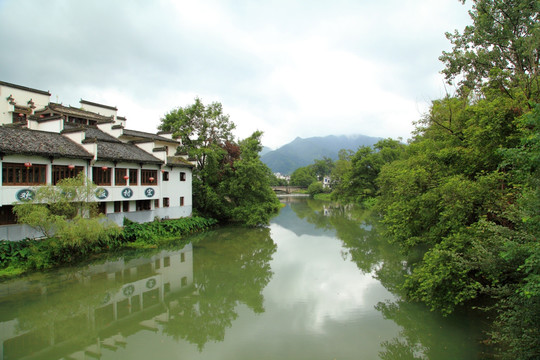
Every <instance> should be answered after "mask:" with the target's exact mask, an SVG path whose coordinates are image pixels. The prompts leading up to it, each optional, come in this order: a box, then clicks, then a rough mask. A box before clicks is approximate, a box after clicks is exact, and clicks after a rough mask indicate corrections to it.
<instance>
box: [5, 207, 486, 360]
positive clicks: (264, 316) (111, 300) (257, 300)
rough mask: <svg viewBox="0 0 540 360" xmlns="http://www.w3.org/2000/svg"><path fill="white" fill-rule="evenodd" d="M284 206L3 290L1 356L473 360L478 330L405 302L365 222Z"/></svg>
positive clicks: (467, 320)
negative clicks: (247, 224) (256, 221)
mask: <svg viewBox="0 0 540 360" xmlns="http://www.w3.org/2000/svg"><path fill="white" fill-rule="evenodd" d="M282 201H283V202H285V203H286V206H285V207H284V208H283V209H282V210H281V212H280V214H279V215H278V216H277V217H276V218H274V219H273V220H272V222H271V225H270V226H269V227H267V228H257V229H244V228H238V227H223V228H219V229H216V230H213V231H209V232H205V233H201V234H198V235H195V236H193V237H191V238H190V239H189V240H190V243H189V244H187V245H186V242H184V243H178V244H171V245H170V246H168V247H167V248H166V249H159V250H154V251H145V252H130V253H121V254H116V255H109V256H108V257H107V258H106V259H101V260H100V261H97V262H94V263H91V264H85V265H81V266H79V267H72V268H63V269H60V270H57V271H51V272H46V273H39V274H38V273H36V274H32V275H29V276H26V277H22V278H18V279H13V280H9V281H4V282H0V355H1V357H0V358H1V359H6V360H7V359H9V360H11V359H152V360H157V359H235V360H237V359H328V360H333V359H337V360H339V359H432V360H436V359H476V358H478V354H479V351H480V350H479V349H478V347H477V343H478V340H477V339H478V338H479V330H478V327H479V325H478V321H475V320H474V319H472V318H471V317H469V316H466V315H464V314H463V315H460V316H455V317H453V318H442V317H440V316H438V315H436V314H434V313H431V312H429V311H428V310H426V309H425V308H424V307H422V306H420V305H418V304H411V303H407V302H405V301H402V300H401V299H400V297H399V292H398V290H397V287H396V284H397V283H398V282H399V281H400V279H401V277H402V276H403V274H404V272H406V267H405V263H404V262H403V260H402V259H401V257H400V254H399V252H398V251H397V249H396V248H394V247H392V246H389V245H388V244H387V243H386V242H385V241H383V240H382V239H381V238H380V237H379V235H378V234H377V229H378V225H377V223H375V222H373V221H372V220H371V218H370V216H369V215H368V214H367V213H366V212H363V211H360V210H354V209H351V208H348V209H345V208H343V207H332V206H330V204H329V203H324V202H318V201H314V200H308V199H305V198H298V197H291V198H283V199H282Z"/></svg>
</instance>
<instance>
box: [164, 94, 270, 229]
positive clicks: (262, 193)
mask: <svg viewBox="0 0 540 360" xmlns="http://www.w3.org/2000/svg"><path fill="white" fill-rule="evenodd" d="M234 127H235V126H234V124H233V123H232V122H231V121H230V120H229V116H228V115H224V114H223V109H222V106H221V104H219V103H212V104H210V105H204V104H203V103H202V102H201V100H200V99H198V98H196V99H195V103H194V104H192V105H190V106H186V107H185V108H181V107H180V108H177V109H175V110H173V111H171V112H170V113H168V114H167V115H165V117H164V118H163V119H162V120H161V125H160V129H161V130H165V131H171V132H173V136H174V137H175V138H178V139H179V140H181V143H182V144H181V145H180V147H179V149H178V150H179V151H180V152H181V153H186V154H188V155H189V156H190V157H192V158H194V159H196V161H197V166H196V167H195V169H194V170H193V174H194V176H193V207H194V211H195V212H197V213H200V214H202V215H204V216H208V217H212V218H216V219H218V220H220V221H226V222H236V223H242V224H245V225H248V226H256V225H261V224H263V225H264V224H267V223H268V222H269V221H270V218H271V217H272V216H273V215H274V214H276V213H277V211H278V209H279V200H278V199H277V197H276V195H275V194H274V192H273V191H272V189H271V188H270V179H271V172H270V169H268V167H267V166H266V165H264V164H263V163H262V162H261V160H260V156H259V153H260V152H261V150H262V145H261V143H260V137H261V136H262V133H261V132H259V131H256V132H255V133H253V134H252V135H251V136H250V137H248V138H246V139H244V140H242V141H240V142H239V143H236V142H235V141H234V140H233V137H232V133H231V131H232V130H233V129H234Z"/></svg>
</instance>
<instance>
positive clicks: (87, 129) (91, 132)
mask: <svg viewBox="0 0 540 360" xmlns="http://www.w3.org/2000/svg"><path fill="white" fill-rule="evenodd" d="M77 131H83V132H84V134H85V139H86V140H91V139H97V140H102V141H111V142H121V141H120V140H118V139H117V138H115V137H114V136H112V135H109V134H107V133H106V132H104V131H101V130H99V129H98V128H96V127H94V126H88V125H79V124H70V123H66V124H64V131H63V132H62V133H69V132H77Z"/></svg>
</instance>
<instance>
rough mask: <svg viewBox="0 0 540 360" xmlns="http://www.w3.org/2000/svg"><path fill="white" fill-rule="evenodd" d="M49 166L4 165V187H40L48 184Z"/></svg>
mask: <svg viewBox="0 0 540 360" xmlns="http://www.w3.org/2000/svg"><path fill="white" fill-rule="evenodd" d="M46 173H47V165H39V164H31V163H26V164H13V163H3V164H2V185H40V184H45V183H46V182H47V175H46Z"/></svg>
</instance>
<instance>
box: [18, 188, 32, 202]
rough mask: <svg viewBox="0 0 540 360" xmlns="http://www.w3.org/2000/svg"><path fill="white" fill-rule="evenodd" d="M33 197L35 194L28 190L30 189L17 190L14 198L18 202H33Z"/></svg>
mask: <svg viewBox="0 0 540 360" xmlns="http://www.w3.org/2000/svg"><path fill="white" fill-rule="evenodd" d="M35 196H36V193H35V192H34V190H30V189H22V190H19V191H17V194H16V195H15V197H16V198H17V200H19V201H32V200H34V197H35Z"/></svg>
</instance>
